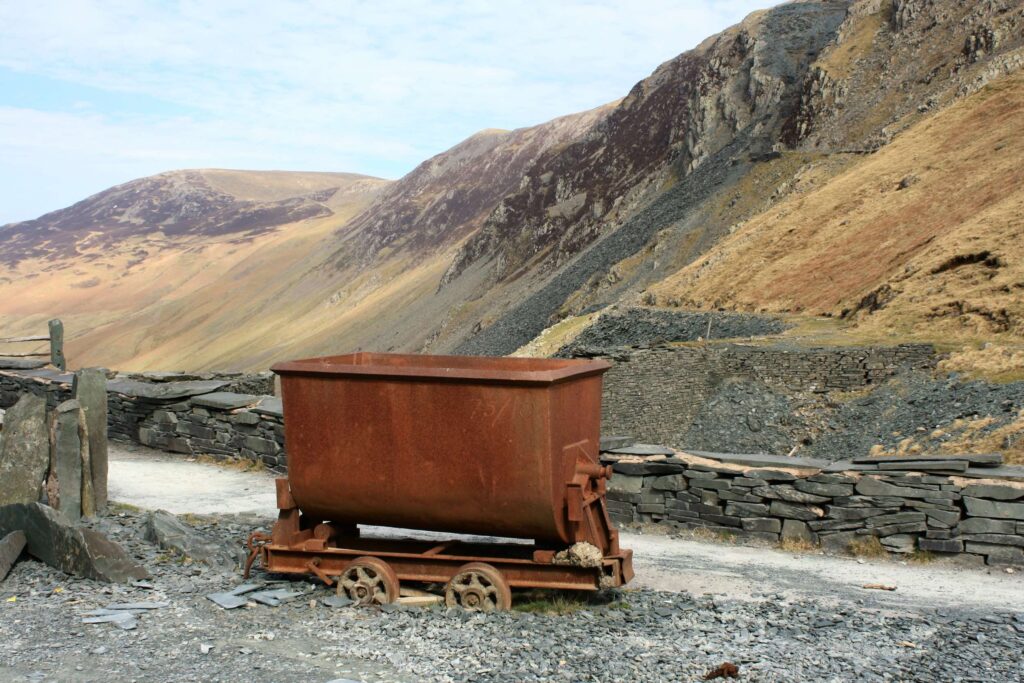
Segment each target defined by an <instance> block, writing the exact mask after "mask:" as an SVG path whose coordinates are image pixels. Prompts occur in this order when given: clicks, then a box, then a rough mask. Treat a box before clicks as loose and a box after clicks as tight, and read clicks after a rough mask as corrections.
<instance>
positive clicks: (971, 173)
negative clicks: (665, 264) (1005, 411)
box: [651, 75, 1024, 343]
mask: <svg viewBox="0 0 1024 683" xmlns="http://www.w3.org/2000/svg"><path fill="white" fill-rule="evenodd" d="M1022 129H1024V75H1014V76H1010V77H1006V78H1003V79H1002V80H1001V81H997V82H995V83H993V84H990V85H989V86H987V87H986V88H985V89H983V90H982V91H980V92H978V93H976V94H975V95H973V96H971V97H969V98H967V99H965V100H963V101H961V102H959V103H957V104H955V105H953V106H951V107H949V108H948V109H946V110H944V111H942V112H940V113H938V114H936V115H934V116H932V117H929V118H927V119H925V120H923V121H921V122H920V123H918V124H916V125H914V126H912V127H911V128H909V129H908V130H907V131H905V132H904V133H903V134H902V135H900V136H899V138H897V140H896V141H895V142H893V143H892V144H890V145H889V146H887V147H885V148H883V149H882V150H880V151H879V152H878V153H876V154H874V155H872V156H870V157H867V158H865V159H863V160H862V161H860V163H858V164H857V165H856V166H854V167H852V168H850V169H849V170H847V171H846V172H844V173H841V174H840V175H838V176H836V177H835V178H833V179H832V180H831V181H829V182H828V183H826V184H825V185H824V186H822V187H820V188H819V189H817V190H815V191H812V192H809V193H807V194H804V195H799V196H794V197H791V198H789V199H787V200H785V201H783V202H781V203H780V204H778V205H776V206H774V207H772V208H771V209H769V210H767V211H765V212H764V213H762V214H760V215H759V216H756V217H755V218H753V219H752V220H750V221H747V222H746V223H744V224H742V225H741V226H739V227H738V229H737V230H736V231H735V232H734V233H733V234H732V235H730V236H729V237H728V238H726V239H725V240H723V241H722V242H721V243H719V245H717V246H716V247H715V248H714V249H712V250H711V251H710V252H709V253H708V254H707V255H706V256H705V257H704V258H702V259H699V260H698V261H697V262H695V263H693V264H691V265H689V266H687V267H686V268H683V269H682V270H680V271H679V272H677V273H676V274H674V275H672V276H670V277H669V278H667V279H665V280H664V281H662V282H661V283H659V284H657V285H655V286H654V287H652V288H651V291H652V292H653V293H654V294H655V296H656V297H657V299H658V300H659V301H675V302H680V303H681V304H682V305H684V306H688V307H695V308H714V307H724V308H730V309H737V310H746V311H782V312H792V313H802V314H810V315H824V314H828V315H838V314H840V313H841V312H843V311H844V310H852V309H854V308H856V307H857V305H858V303H859V302H860V301H861V299H862V298H863V297H865V296H866V295H868V294H869V293H871V292H873V291H875V290H877V289H878V288H880V287H881V286H882V285H886V286H887V287H889V289H890V290H891V292H892V294H891V296H890V297H889V298H888V301H887V302H886V303H885V304H884V305H883V307H882V308H881V309H880V310H877V311H876V312H874V313H872V314H870V315H869V314H867V313H862V314H859V315H858V316H856V317H855V318H854V319H853V321H852V322H854V323H855V326H856V328H857V329H858V330H859V331H860V332H861V333H868V334H870V335H873V336H876V337H879V338H886V337H891V338H900V339H903V338H908V337H911V338H931V339H935V340H941V341H944V342H947V343H948V342H950V341H957V340H971V341H974V340H977V339H990V340H991V339H998V340H999V341H1000V342H1003V341H1005V342H1008V343H1017V342H1019V340H1021V339H1022V338H1024V164H1021V163H1020V160H1021V159H1022V158H1024V136H1021V135H1014V134H1012V132H1011V131H1016V130H1022ZM910 176H914V177H916V178H917V181H916V182H915V183H914V184H913V185H911V186H910V187H907V188H906V189H898V185H899V183H900V181H901V179H903V178H907V177H910ZM982 254H987V255H985V256H984V258H982V257H980V256H979V255H982ZM956 257H959V258H956Z"/></svg>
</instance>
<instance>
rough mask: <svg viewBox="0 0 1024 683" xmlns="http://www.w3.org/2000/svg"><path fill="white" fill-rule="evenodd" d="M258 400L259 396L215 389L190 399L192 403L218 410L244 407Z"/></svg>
mask: <svg viewBox="0 0 1024 683" xmlns="http://www.w3.org/2000/svg"><path fill="white" fill-rule="evenodd" d="M259 401H260V397H259V396H254V395H252V394H236V393H235V392H233V391H215V392H213V393H212V394H202V395H200V396H196V397H195V398H193V399H192V405H196V406H204V407H206V408H219V409H220V410H235V409H237V408H246V407H248V406H251V405H253V404H255V403H258V402H259Z"/></svg>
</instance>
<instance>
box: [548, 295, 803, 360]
mask: <svg viewBox="0 0 1024 683" xmlns="http://www.w3.org/2000/svg"><path fill="white" fill-rule="evenodd" d="M787 327H789V325H788V324H787V323H785V322H783V321H782V320H781V319H779V318H776V317H774V316H767V315H755V314H751V313H721V312H703V311H702V312H689V311H668V310H664V309H652V308H637V307H630V308H623V309H617V307H612V310H610V311H609V312H607V313H605V314H603V315H602V316H601V317H600V318H599V319H598V320H597V321H596V322H594V324H593V325H591V326H590V327H588V328H587V329H585V330H584V331H583V332H582V333H580V335H579V336H578V337H577V338H576V339H574V340H573V341H572V342H570V343H569V344H567V345H565V346H563V347H562V348H561V349H559V351H558V353H557V354H556V356H558V357H561V358H571V357H573V356H586V355H593V354H601V353H603V352H605V351H607V350H608V349H614V348H617V347H623V346H627V347H629V346H639V347H647V346H651V345H653V344H659V343H663V342H689V341H697V340H698V339H732V338H736V337H759V336H764V335H772V334H779V333H781V332H784V331H785V330H786V329H787Z"/></svg>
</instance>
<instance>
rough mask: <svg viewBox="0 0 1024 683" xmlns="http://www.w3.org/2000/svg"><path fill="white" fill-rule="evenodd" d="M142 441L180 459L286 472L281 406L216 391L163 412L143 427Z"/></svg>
mask: <svg viewBox="0 0 1024 683" xmlns="http://www.w3.org/2000/svg"><path fill="white" fill-rule="evenodd" d="M138 440H139V442H140V443H142V444H144V445H146V446H150V447H152V448H159V449H162V450H169V451H171V452H175V453H189V454H193V455H200V454H202V455H213V456H221V457H240V458H246V459H248V460H253V461H258V462H262V463H263V464H264V465H266V466H267V467H269V468H271V469H274V470H278V471H284V469H285V468H286V467H287V459H286V455H285V450H284V413H283V411H282V408H281V400H280V399H278V398H274V397H273V396H256V395H252V394H239V393H234V392H225V391H216V392H211V393H208V394H201V395H197V396H192V397H189V398H188V399H187V400H184V401H177V402H174V403H169V404H166V405H163V406H161V407H160V408H159V409H157V410H154V411H153V412H152V413H150V415H148V416H147V417H146V418H144V419H143V420H141V421H140V422H139V428H138Z"/></svg>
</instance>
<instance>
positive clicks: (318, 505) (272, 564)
mask: <svg viewBox="0 0 1024 683" xmlns="http://www.w3.org/2000/svg"><path fill="white" fill-rule="evenodd" d="M609 367H610V366H609V364H608V363H606V362H604V361H600V360H588V361H580V360H563V359H532V358H484V357H463V356H422V355H399V354H378V353H354V354H349V355H343V356H331V357H325V358H312V359H307V360H298V361H291V362H286V363H279V364H277V365H275V366H274V367H273V368H272V370H273V371H274V372H275V373H277V374H278V375H279V376H280V377H281V393H282V400H283V403H284V422H285V426H286V430H287V440H288V479H287V480H279V481H278V503H279V507H280V508H281V516H280V519H279V521H278V523H277V525H275V527H274V530H273V533H272V538H271V539H270V540H269V541H268V542H266V544H265V545H264V546H263V547H262V553H263V554H262V558H263V561H264V564H265V566H267V567H268V568H270V569H272V570H273V571H284V572H307V573H313V574H316V575H318V576H321V578H324V579H325V580H327V581H328V582H329V577H331V576H336V575H337V574H339V573H340V572H342V571H344V567H345V565H346V564H347V563H348V562H350V561H351V560H352V559H354V558H355V557H357V556H367V555H370V556H374V557H379V558H381V559H384V560H385V561H387V562H388V563H389V564H391V565H392V566H393V568H394V570H395V571H396V573H397V574H398V576H399V577H400V578H402V579H415V580H421V581H441V580H448V579H450V578H451V576H452V573H453V572H454V570H455V568H457V566H458V565H460V564H462V563H465V562H470V561H475V560H479V559H481V558H485V559H486V560H487V561H488V562H489V563H491V564H493V565H494V566H495V567H497V568H498V569H499V571H501V572H502V574H504V575H505V577H506V580H507V581H508V582H509V584H510V585H512V586H546V587H553V588H554V587H558V588H571V587H572V588H597V587H598V586H599V585H621V584H622V583H624V582H626V581H628V580H629V579H630V578H631V577H632V569H631V566H630V559H631V553H629V551H621V550H620V549H619V545H618V532H617V531H616V530H615V529H614V528H613V527H612V525H611V521H610V519H609V517H608V514H607V509H606V506H605V503H604V494H605V482H606V479H607V478H608V477H609V476H610V475H611V471H610V468H606V467H602V466H601V465H600V462H599V460H598V443H599V436H600V414H601V375H602V374H603V373H604V372H605V371H606V370H607V369H608V368H609ZM359 524H364V525H366V524H368V525H377V526H391V527H401V528H409V529H423V530H432V531H441V532H452V533H466V534H477V535H485V536H502V537H511V538H520V539H529V540H532V541H534V543H533V544H489V545H487V546H472V545H466V544H460V545H459V546H458V547H456V546H455V545H451V546H446V547H445V548H442V549H431V548H424V547H421V545H418V544H416V543H415V542H412V541H405V542H402V541H394V540H376V541H375V540H373V539H363V538H360V536H359V532H358V529H357V526H356V525H359ZM263 540H266V539H263ZM579 541H585V542H588V543H590V544H592V545H594V546H596V547H597V548H598V549H600V550H601V552H602V555H603V556H604V558H605V560H604V564H603V565H602V566H600V567H573V566H566V565H565V564H554V563H553V562H552V558H553V556H554V553H555V552H556V551H558V550H560V549H565V548H566V547H568V546H570V545H572V544H573V543H576V542H579Z"/></svg>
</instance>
